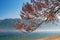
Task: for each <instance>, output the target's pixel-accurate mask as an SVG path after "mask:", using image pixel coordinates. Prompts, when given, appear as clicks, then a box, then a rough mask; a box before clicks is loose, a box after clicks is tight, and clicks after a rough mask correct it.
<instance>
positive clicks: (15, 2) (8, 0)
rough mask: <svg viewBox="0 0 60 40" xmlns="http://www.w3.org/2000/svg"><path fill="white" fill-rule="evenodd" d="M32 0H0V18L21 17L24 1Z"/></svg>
mask: <svg viewBox="0 0 60 40" xmlns="http://www.w3.org/2000/svg"><path fill="white" fill-rule="evenodd" d="M29 1H30V0H0V19H7V18H20V16H19V14H20V10H21V8H22V6H23V2H24V3H25V2H29Z"/></svg>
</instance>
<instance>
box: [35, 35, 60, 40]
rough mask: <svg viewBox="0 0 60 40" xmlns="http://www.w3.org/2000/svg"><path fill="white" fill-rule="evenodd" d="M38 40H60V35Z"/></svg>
mask: <svg viewBox="0 0 60 40" xmlns="http://www.w3.org/2000/svg"><path fill="white" fill-rule="evenodd" d="M36 40H60V35H54V36H50V37H45V38H39V39H36Z"/></svg>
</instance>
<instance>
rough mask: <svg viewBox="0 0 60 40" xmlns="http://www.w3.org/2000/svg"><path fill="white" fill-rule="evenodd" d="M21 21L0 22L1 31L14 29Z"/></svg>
mask: <svg viewBox="0 0 60 40" xmlns="http://www.w3.org/2000/svg"><path fill="white" fill-rule="evenodd" d="M20 20H21V19H4V20H0V29H13V28H14V27H13V24H14V23H17V22H18V21H20Z"/></svg>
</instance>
